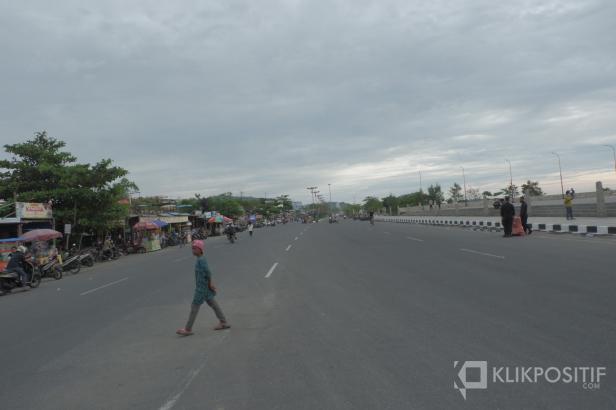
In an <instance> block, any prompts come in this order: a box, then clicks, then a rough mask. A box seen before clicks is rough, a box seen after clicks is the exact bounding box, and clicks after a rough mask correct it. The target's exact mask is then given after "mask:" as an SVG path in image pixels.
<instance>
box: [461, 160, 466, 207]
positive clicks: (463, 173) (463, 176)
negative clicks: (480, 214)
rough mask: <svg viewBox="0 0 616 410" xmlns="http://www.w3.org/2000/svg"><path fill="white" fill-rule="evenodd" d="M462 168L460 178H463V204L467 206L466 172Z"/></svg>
mask: <svg viewBox="0 0 616 410" xmlns="http://www.w3.org/2000/svg"><path fill="white" fill-rule="evenodd" d="M460 168H462V179H463V180H464V206H468V201H467V200H466V173H465V172H464V167H460Z"/></svg>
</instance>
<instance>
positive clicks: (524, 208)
mask: <svg viewBox="0 0 616 410" xmlns="http://www.w3.org/2000/svg"><path fill="white" fill-rule="evenodd" d="M520 220H521V221H522V228H523V229H524V233H525V234H528V235H530V234H531V233H533V230H532V229H530V227H529V226H528V204H527V203H526V201H525V200H524V197H523V196H522V197H520Z"/></svg>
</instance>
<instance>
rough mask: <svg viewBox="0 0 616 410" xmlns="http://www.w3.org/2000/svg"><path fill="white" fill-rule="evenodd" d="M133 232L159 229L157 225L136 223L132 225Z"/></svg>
mask: <svg viewBox="0 0 616 410" xmlns="http://www.w3.org/2000/svg"><path fill="white" fill-rule="evenodd" d="M133 229H134V230H135V231H153V230H155V229H159V228H158V225H156V224H155V223H153V222H137V223H136V224H134V225H133Z"/></svg>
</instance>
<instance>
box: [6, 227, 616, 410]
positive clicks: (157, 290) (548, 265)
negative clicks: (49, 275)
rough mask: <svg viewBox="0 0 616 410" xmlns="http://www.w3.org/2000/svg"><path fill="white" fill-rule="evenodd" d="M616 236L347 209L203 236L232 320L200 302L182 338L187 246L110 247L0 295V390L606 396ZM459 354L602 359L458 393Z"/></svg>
mask: <svg viewBox="0 0 616 410" xmlns="http://www.w3.org/2000/svg"><path fill="white" fill-rule="evenodd" d="M615 253H616V241H613V240H606V239H600V238H591V239H581V238H576V237H573V236H570V235H563V236H559V235H554V234H540V233H537V234H533V235H532V236H530V237H526V238H511V239H504V238H501V237H500V236H499V235H498V234H496V233H484V232H474V231H470V230H464V229H461V228H453V227H451V228H447V227H431V226H418V225H406V224H400V225H398V224H388V223H378V224H376V226H374V227H372V226H370V225H369V224H368V223H366V222H359V221H357V222H355V221H344V222H342V223H340V224H333V225H330V224H326V223H320V224H312V225H301V224H288V225H284V226H277V227H275V228H263V229H258V230H256V231H255V236H254V237H253V238H249V237H248V236H247V234H241V237H240V240H239V241H238V242H237V243H236V244H234V245H231V244H229V243H227V242H226V241H225V240H224V239H223V238H211V239H208V240H207V242H206V256H207V257H208V261H209V263H210V267H211V268H212V270H213V272H214V281H215V283H216V285H217V286H218V288H219V296H218V301H219V303H220V305H221V307H222V308H223V310H224V312H225V314H226V315H227V317H228V319H229V321H230V323H231V325H232V328H231V329H230V330H227V331H222V332H216V331H213V330H211V329H212V327H213V326H215V325H216V320H215V317H214V315H213V312H211V310H209V308H208V307H207V306H204V307H203V309H202V310H201V313H200V315H199V317H198V319H197V323H196V325H195V332H196V334H195V335H194V336H190V337H185V338H182V337H178V336H176V335H175V330H176V329H177V328H179V327H182V326H183V324H184V323H185V320H186V318H187V315H188V311H189V304H190V301H191V299H192V291H193V286H194V283H193V282H194V276H193V264H194V260H193V257H192V256H191V254H190V250H189V248H183V249H182V248H171V249H165V250H163V251H160V252H156V253H152V254H146V255H132V256H128V257H124V258H122V259H120V260H118V261H116V262H109V263H103V264H99V265H97V266H95V267H94V268H92V269H86V270H83V271H82V273H79V274H78V275H75V276H68V277H66V278H65V279H62V280H61V281H53V280H51V281H45V282H44V283H43V284H42V285H41V287H40V288H39V289H36V290H30V291H27V292H15V293H14V294H12V295H8V296H4V297H1V298H0V320H1V323H2V327H1V329H2V330H1V333H0V346H1V348H2V353H1V357H2V360H1V363H0V380H2V383H1V384H0V408H2V409H7V410H9V409H10V410H12V409H64V410H66V409H105V410H108V409H164V410H170V409H216V410H222V409H251V410H257V409H467V408H468V409H613V408H616V349H615V346H616V299H615V297H614V295H615V294H616V269H615V263H614V260H615V259H614V254H615ZM266 276H267V277H266ZM467 360H474V361H487V362H488V364H489V366H492V365H499V366H526V367H528V366H543V367H546V368H547V367H550V366H555V367H563V366H602V367H606V368H607V376H605V377H604V378H603V379H601V383H600V386H595V387H598V389H588V388H586V389H585V388H584V387H582V386H581V384H564V383H554V384H551V383H548V382H545V381H544V382H539V383H536V384H534V383H515V384H513V383H510V384H505V383H488V388H487V389H486V390H467V392H466V394H467V397H466V400H465V399H463V397H462V395H461V394H460V392H459V391H458V390H456V389H455V388H454V381H455V380H456V373H457V371H456V370H455V369H454V362H455V361H467ZM469 377H470V378H472V377H476V375H475V376H473V375H472V374H471V375H470V376H469Z"/></svg>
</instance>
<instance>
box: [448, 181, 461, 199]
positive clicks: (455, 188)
mask: <svg viewBox="0 0 616 410" xmlns="http://www.w3.org/2000/svg"><path fill="white" fill-rule="evenodd" d="M461 191H462V187H461V186H460V184H458V183H457V182H454V183H453V185H452V186H451V188H449V197H450V198H451V200H452V201H453V202H460V199H462V194H461Z"/></svg>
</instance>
